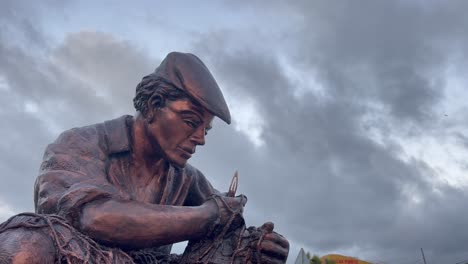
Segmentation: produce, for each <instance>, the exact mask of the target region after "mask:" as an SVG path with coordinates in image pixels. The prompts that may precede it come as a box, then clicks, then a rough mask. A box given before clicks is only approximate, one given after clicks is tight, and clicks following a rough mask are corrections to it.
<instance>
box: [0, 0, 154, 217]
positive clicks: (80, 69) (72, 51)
mask: <svg viewBox="0 0 468 264" xmlns="http://www.w3.org/2000/svg"><path fill="white" fill-rule="evenodd" d="M1 12H2V15H3V16H2V18H1V19H2V27H3V28H5V29H8V30H4V31H1V33H0V40H1V41H0V57H1V58H2V59H1V60H0V77H1V78H2V80H3V81H4V83H6V85H5V86H6V88H4V89H2V90H0V94H1V96H0V103H1V105H2V107H1V111H0V118H1V120H2V123H3V126H2V130H1V132H0V136H1V138H2V143H1V144H0V153H1V159H0V171H1V175H2V176H1V177H2V184H1V185H0V194H1V195H0V199H1V200H2V202H5V203H7V204H9V205H10V207H12V208H14V210H15V211H25V210H32V206H33V203H32V186H33V184H34V180H35V177H36V176H37V171H38V168H39V164H40V161H41V156H42V153H43V150H44V148H45V146H46V145H47V144H48V143H50V142H51V141H52V140H53V139H54V138H55V137H57V135H58V133H59V132H61V131H62V130H65V129H69V128H71V127H76V126H81V125H86V124H90V123H95V122H101V121H103V120H106V119H110V118H114V117H117V116H119V115H121V114H125V113H132V112H133V110H132V109H133V107H132V103H131V98H132V97H133V94H134V87H135V86H136V84H137V83H138V82H139V80H140V79H141V77H142V76H143V75H144V74H145V73H147V72H150V71H152V68H153V67H154V66H150V65H156V63H153V62H152V61H150V58H149V57H148V56H146V55H145V54H143V53H142V52H141V51H139V50H137V49H136V48H134V47H133V46H131V45H130V44H129V43H128V42H125V41H122V40H119V39H117V38H115V37H113V36H111V35H108V34H104V33H98V32H79V33H74V34H70V35H68V37H67V38H66V39H65V41H64V43H62V44H60V45H59V46H58V47H55V46H51V45H50V43H49V42H50V41H49V40H48V39H47V35H46V34H45V33H43V31H42V29H41V28H40V26H38V25H39V24H40V23H39V22H40V21H41V20H40V14H39V13H38V12H34V7H33V6H30V5H26V4H24V3H22V2H6V3H4V4H2V11H1ZM13 35H14V36H15V37H12V36H13ZM17 36H21V38H20V39H19V40H20V42H21V43H17V41H18V37H17ZM44 54H45V55H44Z"/></svg>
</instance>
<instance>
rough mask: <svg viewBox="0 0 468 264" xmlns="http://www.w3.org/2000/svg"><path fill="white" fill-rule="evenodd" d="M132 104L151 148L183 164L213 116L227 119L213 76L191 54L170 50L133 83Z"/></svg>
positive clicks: (227, 110)
mask: <svg viewBox="0 0 468 264" xmlns="http://www.w3.org/2000/svg"><path fill="white" fill-rule="evenodd" d="M133 103H134V106H135V108H136V110H137V111H139V112H140V114H141V115H142V117H143V118H144V120H145V135H146V138H147V140H148V141H149V142H148V144H151V146H152V149H153V150H154V151H156V152H158V153H155V154H160V155H162V156H163V157H164V158H165V159H166V160H168V161H169V162H171V163H172V164H173V165H176V166H178V167H184V166H185V164H186V163H187V160H188V159H189V158H190V157H191V156H192V154H193V153H194V152H195V148H196V146H197V145H204V144H205V136H206V133H207V131H208V130H209V129H210V128H211V124H212V121H213V118H214V116H218V117H219V118H221V119H222V120H224V121H225V122H226V123H228V124H229V123H230V122H231V117H230V113H229V109H228V107H227V105H226V102H225V100H224V97H223V95H222V93H221V90H220V89H219V87H218V85H217V83H216V81H215V79H214V78H213V76H212V75H211V73H210V72H209V70H208V68H206V66H205V65H204V64H203V62H202V61H201V60H200V59H199V58H197V57H196V56H194V55H192V54H186V53H176V52H172V53H170V54H169V55H167V57H166V58H165V59H164V60H163V61H162V63H161V65H160V66H159V67H158V68H157V69H156V70H155V71H154V72H153V73H151V74H150V75H147V76H145V77H144V78H143V80H142V81H141V82H140V83H139V84H138V85H137V88H136V96H135V98H134V99H133Z"/></svg>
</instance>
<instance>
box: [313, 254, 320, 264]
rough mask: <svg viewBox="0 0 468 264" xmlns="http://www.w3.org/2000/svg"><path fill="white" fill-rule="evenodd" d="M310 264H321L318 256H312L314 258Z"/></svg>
mask: <svg viewBox="0 0 468 264" xmlns="http://www.w3.org/2000/svg"><path fill="white" fill-rule="evenodd" d="M310 264H322V261H321V260H320V258H319V256H317V255H314V256H313V257H312V258H311V259H310Z"/></svg>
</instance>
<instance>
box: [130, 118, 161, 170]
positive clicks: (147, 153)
mask: <svg viewBox="0 0 468 264" xmlns="http://www.w3.org/2000/svg"><path fill="white" fill-rule="evenodd" d="M146 122H147V121H146V120H145V119H144V117H143V115H142V114H140V113H138V114H137V115H136V116H135V117H134V122H133V128H132V130H133V139H132V150H133V153H132V157H133V164H134V166H135V167H136V168H139V169H144V170H147V171H149V172H151V174H152V175H161V174H162V172H163V171H165V170H166V169H167V166H168V163H167V162H166V160H165V159H164V158H163V157H162V155H161V151H160V150H159V149H155V146H154V144H151V143H150V142H149V140H148V138H149V137H148V135H147V132H146V131H147V129H146V125H147V124H146Z"/></svg>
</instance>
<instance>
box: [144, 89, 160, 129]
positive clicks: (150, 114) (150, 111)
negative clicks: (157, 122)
mask: <svg viewBox="0 0 468 264" xmlns="http://www.w3.org/2000/svg"><path fill="white" fill-rule="evenodd" d="M147 104H148V105H147V108H146V109H147V110H146V114H145V119H146V120H147V121H148V123H152V122H153V121H154V118H155V116H154V112H155V111H157V110H158V109H159V108H161V107H163V104H164V100H163V98H162V96H161V95H152V96H151V97H150V98H149V100H148V102H147Z"/></svg>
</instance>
